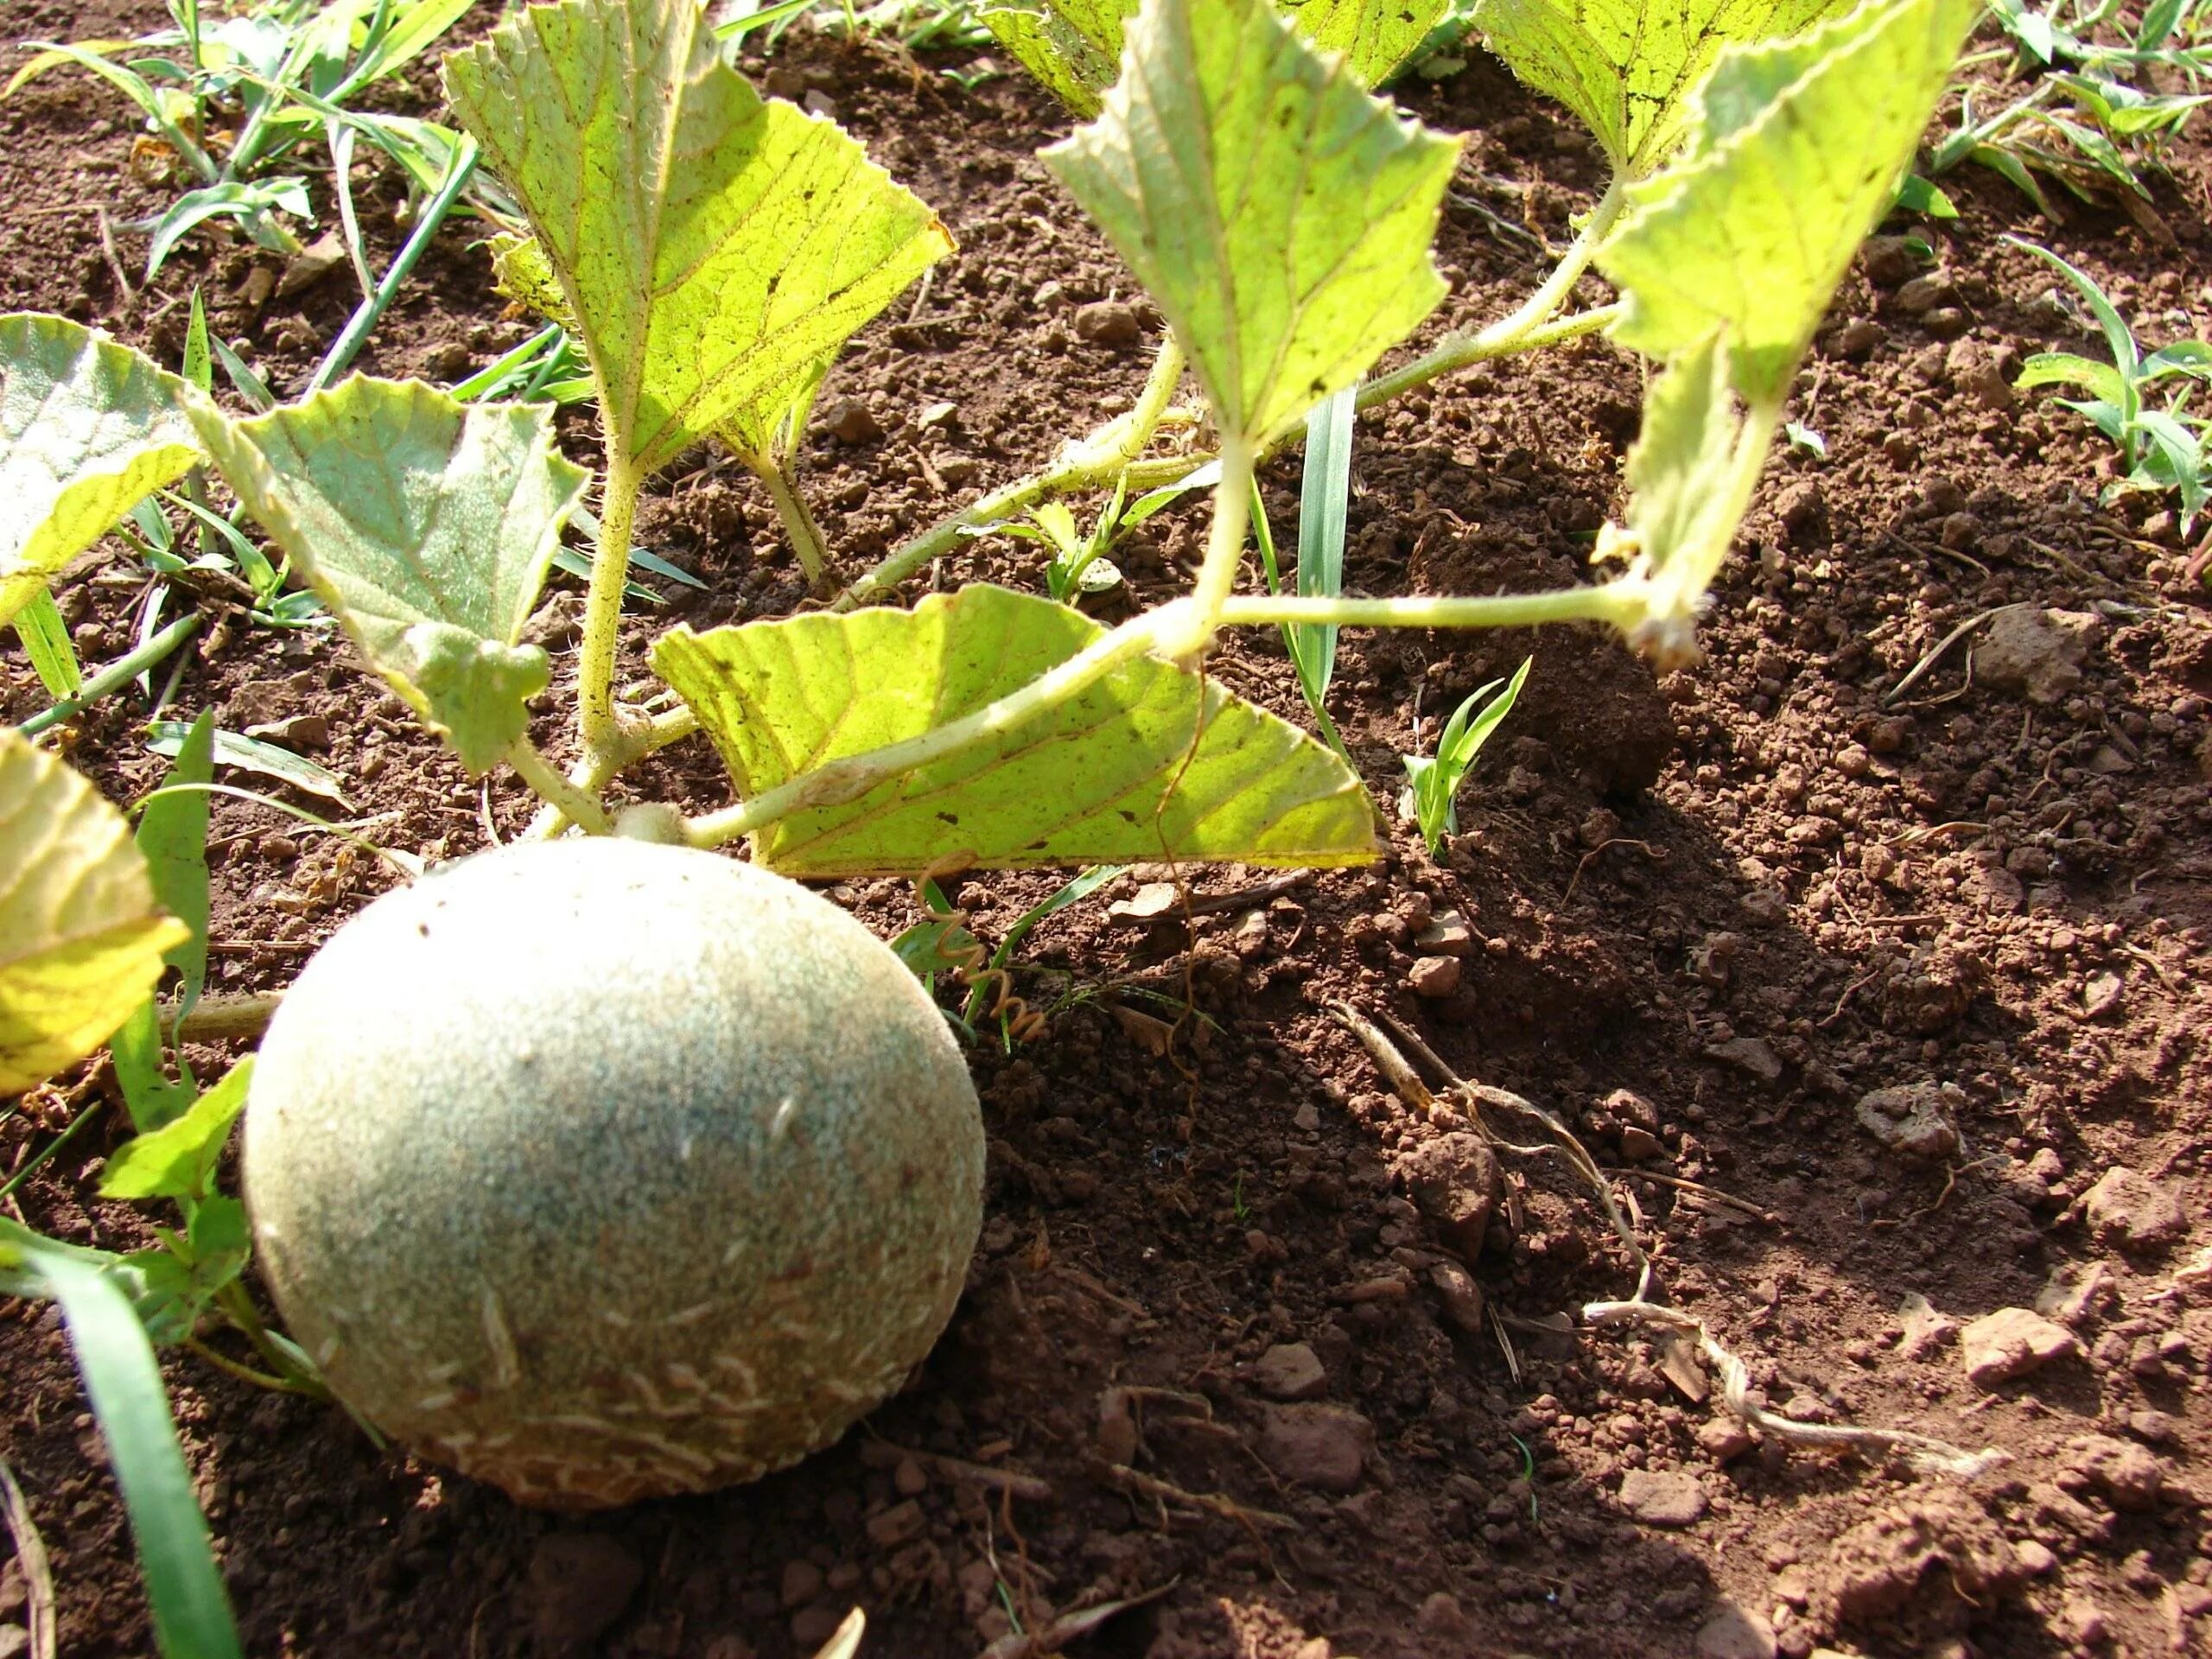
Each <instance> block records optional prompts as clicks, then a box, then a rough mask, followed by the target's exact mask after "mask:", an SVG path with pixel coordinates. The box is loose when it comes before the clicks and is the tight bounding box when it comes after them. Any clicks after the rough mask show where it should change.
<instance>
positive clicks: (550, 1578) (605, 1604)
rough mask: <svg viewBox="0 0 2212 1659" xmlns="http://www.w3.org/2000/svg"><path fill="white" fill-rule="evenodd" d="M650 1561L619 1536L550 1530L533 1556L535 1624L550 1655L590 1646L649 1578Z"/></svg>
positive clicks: (560, 1656) (565, 1657)
mask: <svg viewBox="0 0 2212 1659" xmlns="http://www.w3.org/2000/svg"><path fill="white" fill-rule="evenodd" d="M644 1582H645V1564H644V1563H643V1562H641V1561H640V1560H639V1559H638V1558H637V1556H636V1555H635V1554H632V1552H631V1550H630V1548H629V1547H628V1546H627V1545H626V1544H624V1543H623V1542H622V1541H620V1539H618V1538H611V1537H609V1536H607V1535H606V1534H605V1533H599V1532H562V1533H550V1534H548V1535H546V1536H544V1537H543V1538H540V1539H539V1540H538V1541H537V1548H536V1549H535V1550H534V1551H532V1552H531V1558H530V1588H529V1592H528V1594H529V1597H530V1602H531V1609H530V1623H531V1633H532V1635H533V1636H534V1637H536V1640H537V1651H538V1653H540V1654H541V1655H543V1656H545V1659H569V1656H575V1655H581V1654H584V1653H588V1652H589V1651H590V1650H591V1649H592V1647H593V1645H594V1643H597V1641H598V1640H599V1638H600V1637H601V1635H602V1634H604V1633H605V1631H606V1630H607V1627H608V1626H609V1625H611V1624H613V1623H614V1621H615V1620H616V1619H618V1618H621V1617H622V1610H623V1609H624V1608H625V1607H626V1606H628V1605H629V1604H630V1598H631V1597H632V1596H634V1595H635V1594H637V1592H638V1586H639V1585H640V1584H642V1583H644Z"/></svg>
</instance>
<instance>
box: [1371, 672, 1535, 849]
mask: <svg viewBox="0 0 2212 1659" xmlns="http://www.w3.org/2000/svg"><path fill="white" fill-rule="evenodd" d="M1533 662H1535V658H1533V657H1524V658H1522V659H1521V666H1520V668H1519V669H1517V670H1516V671H1515V673H1514V676H1513V679H1512V681H1511V683H1507V682H1506V681H1503V680H1492V681H1491V682H1490V683H1489V684H1487V685H1484V686H1479V687H1478V688H1477V689H1476V690H1473V691H1472V692H1471V693H1469V694H1468V696H1467V700H1466V701H1465V702H1463V703H1461V704H1460V705H1459V708H1458V709H1457V710H1455V711H1454V712H1453V714H1452V718H1451V719H1450V720H1448V721H1445V722H1444V730H1443V731H1442V732H1441V733H1440V734H1438V736H1437V740H1436V753H1434V754H1427V755H1424V754H1405V755H1401V756H1399V757H1398V758H1399V759H1400V760H1402V761H1404V762H1405V766H1406V796H1407V798H1408V802H1409V804H1411V806H1412V808H1413V815H1414V822H1415V823H1419V824H1420V825H1421V840H1422V841H1423V842H1427V846H1428V850H1429V855H1430V856H1431V857H1434V856H1435V855H1436V854H1437V853H1438V852H1439V851H1440V850H1441V849H1442V848H1443V846H1444V837H1445V836H1451V835H1457V834H1458V833H1459V808H1458V807H1457V805H1456V804H1454V803H1455V802H1456V800H1457V798H1458V796H1459V785H1461V784H1462V783H1464V782H1465V781H1466V777H1467V772H1468V770H1469V768H1471V766H1473V765H1474V764H1475V757H1476V756H1477V755H1478V754H1480V753H1482V751H1483V745H1484V744H1485V743H1487V742H1489V741H1490V738H1491V733H1492V732H1495V731H1496V730H1497V728H1498V727H1499V726H1500V725H1501V724H1502V723H1503V721H1504V719H1505V717H1506V716H1507V715H1510V714H1511V713H1512V712H1513V705H1514V703H1515V702H1516V701H1518V699H1519V698H1520V696H1521V688H1522V686H1523V685H1526V684H1527V683H1528V682H1529V664H1531V663H1533ZM1501 685H1503V686H1504V687H1505V689H1504V690H1503V691H1500V690H1498V687H1499V686H1501ZM1485 697H1487V698H1489V699H1490V701H1489V702H1483V699H1484V698H1485ZM1478 702H1479V703H1482V705H1483V706H1482V708H1481V709H1479V710H1478V709H1476V707H1475V705H1476V704H1477V703H1478Z"/></svg>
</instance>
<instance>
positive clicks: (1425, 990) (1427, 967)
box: [1406, 957, 1459, 1001]
mask: <svg viewBox="0 0 2212 1659" xmlns="http://www.w3.org/2000/svg"><path fill="white" fill-rule="evenodd" d="M1406 982H1407V983H1408V985H1411V986H1412V987H1413V989H1414V995H1415V996H1425V997H1427V998H1428V999H1430V1000H1431V1001H1438V1000H1440V999H1442V998H1444V997H1447V996H1449V995H1452V992H1454V991H1456V990H1458V989H1459V957H1422V958H1421V960H1420V961H1419V962H1416V963H1414V965H1413V971H1412V972H1411V973H1409V974H1408V975H1407V976H1406Z"/></svg>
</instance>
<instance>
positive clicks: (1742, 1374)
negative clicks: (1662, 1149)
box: [1331, 1002, 2006, 1478]
mask: <svg viewBox="0 0 2212 1659" xmlns="http://www.w3.org/2000/svg"><path fill="white" fill-rule="evenodd" d="M1331 1007H1332V1011H1333V1012H1334V1013H1335V1014H1336V1015H1337V1017H1338V1019H1340V1020H1343V1021H1344V1024H1345V1025H1346V1026H1348V1027H1350V1028H1351V1031H1352V1033H1353V1034H1355V1035H1356V1036H1357V1037H1358V1039H1360V1041H1361V1043H1362V1044H1363V1045H1364V1046H1366V1049H1367V1052H1369V1053H1370V1054H1371V1055H1372V1056H1374V1058H1375V1063H1376V1066H1377V1067H1378V1068H1379V1069H1380V1070H1381V1071H1382V1072H1383V1076H1384V1077H1386V1078H1388V1079H1389V1082H1390V1084H1391V1086H1392V1087H1393V1088H1395V1089H1396V1090H1397V1091H1398V1093H1399V1096H1400V1097H1401V1098H1402V1099H1403V1100H1404V1101H1405V1102H1406V1103H1407V1104H1408V1106H1410V1107H1412V1108H1413V1109H1414V1110H1416V1111H1419V1112H1421V1114H1422V1115H1423V1116H1429V1117H1433V1116H1435V1114H1436V1106H1437V1096H1436V1095H1435V1094H1434V1093H1433V1092H1432V1091H1431V1090H1430V1089H1429V1088H1428V1086H1427V1084H1425V1083H1424V1082H1423V1081H1422V1080H1421V1077H1420V1075H1419V1074H1418V1073H1417V1072H1416V1071H1414V1068H1413V1065H1412V1064H1411V1063H1410V1062H1409V1061H1408V1059H1407V1058H1406V1057H1405V1056H1404V1054H1402V1052H1399V1050H1398V1047H1397V1046H1396V1045H1395V1043H1393V1042H1392V1041H1391V1039H1390V1038H1389V1036H1387V1035H1385V1034H1384V1033H1383V1031H1382V1030H1381V1028H1380V1027H1377V1026H1376V1025H1375V1024H1374V1023H1373V1022H1372V1021H1371V1020H1368V1019H1366V1018H1365V1017H1364V1016H1363V1015H1362V1014H1360V1013H1359V1011H1358V1010H1357V1009H1356V1008H1354V1007H1351V1006H1350V1005H1349V1004H1347V1003H1343V1002H1338V1003H1332V1005H1331ZM1383 1017H1384V1018H1385V1019H1386V1020H1388V1019H1389V1015H1387V1014H1385V1015H1384V1016H1383ZM1390 1025H1391V1027H1392V1029H1393V1030H1394V1031H1395V1032H1396V1033H1398V1034H1399V1036H1401V1037H1402V1039H1404V1040H1405V1043H1406V1046H1408V1048H1411V1049H1412V1050H1413V1051H1414V1052H1415V1053H1416V1054H1418V1055H1419V1056H1420V1057H1421V1059H1422V1060H1423V1061H1424V1062H1426V1063H1427V1065H1428V1066H1429V1067H1430V1068H1431V1069H1432V1070H1433V1071H1434V1072H1435V1073H1436V1075H1437V1076H1439V1077H1442V1078H1443V1079H1445V1089H1444V1091H1443V1092H1444V1095H1445V1096H1446V1098H1447V1099H1449V1100H1451V1101H1452V1102H1455V1103H1460V1104H1463V1105H1465V1107H1466V1109H1467V1111H1468V1116H1470V1117H1471V1118H1472V1119H1473V1120H1474V1122H1475V1123H1476V1124H1477V1125H1478V1127H1479V1128H1481V1130H1482V1132H1483V1133H1484V1135H1486V1136H1488V1137H1489V1139H1490V1141H1491V1144H1492V1145H1494V1146H1495V1147H1497V1148H1498V1149H1499V1150H1500V1151H1501V1152H1510V1153H1513V1154H1516V1155H1520V1156H1524V1157H1525V1156H1529V1155H1531V1154H1536V1153H1540V1152H1541V1153H1557V1154H1562V1155H1563V1156H1565V1158H1566V1159H1567V1162H1568V1163H1569V1164H1570V1165H1572V1166H1573V1167H1574V1169H1575V1170H1576V1172H1577V1173H1580V1175H1581V1176H1582V1178H1583V1179H1584V1181H1585V1182H1586V1183H1587V1185H1589V1188H1590V1190H1591V1192H1592V1194H1593V1195H1594V1196H1595V1198H1596V1199H1597V1201H1598V1204H1599V1207H1600V1208H1601V1209H1602V1210H1603V1211H1605V1219H1606V1220H1607V1221H1608V1222H1609V1223H1610V1224H1611V1226H1612V1229H1613V1231H1614V1233H1615V1234H1616V1235H1618V1236H1619V1238H1620V1240H1621V1243H1623V1244H1624V1246H1625V1247H1626V1249H1627V1250H1628V1254H1629V1259H1630V1261H1631V1262H1634V1263H1635V1264H1636V1268H1637V1287H1636V1294H1635V1295H1634V1296H1632V1297H1630V1299H1629V1300H1626V1301H1620V1302H1591V1303H1588V1304H1586V1306H1584V1308H1583V1310H1582V1319H1583V1322H1584V1323H1585V1324H1586V1325H1592V1326H1597V1325H1631V1324H1633V1325H1646V1326H1649V1327H1650V1328H1652V1329H1653V1330H1655V1331H1656V1332H1660V1333H1662V1335H1665V1336H1670V1337H1673V1338H1677V1339H1680V1338H1692V1339H1694V1340H1695V1342H1696V1344H1697V1348H1698V1351H1699V1352H1700V1354H1702V1355H1703V1356H1704V1357H1705V1358H1706V1359H1707V1362H1708V1363H1711V1364H1712V1365H1713V1368H1714V1369H1715V1370H1718V1371H1719V1374H1720V1386H1721V1399H1722V1401H1723V1402H1724V1403H1725V1404H1726V1407H1727V1408H1728V1410H1729V1411H1730V1412H1731V1413H1732V1414H1733V1415H1734V1416H1736V1417H1737V1418H1738V1419H1739V1420H1740V1421H1743V1422H1745V1423H1746V1424H1748V1425H1749V1426H1750V1427H1752V1428H1754V1429H1756V1430H1758V1432H1759V1433H1763V1434H1769V1435H1772V1436H1773V1437H1774V1438H1775V1439H1776V1440H1780V1441H1783V1442H1784V1443H1787V1444H1790V1445H1795V1446H1821V1447H1827V1448H1831V1449H1835V1450H1845V1451H1854V1452H1879V1453H1884V1454H1890V1455H1895V1456H1897V1457H1900V1458H1902V1459H1904V1461H1905V1463H1906V1464H1907V1465H1910V1467H1911V1468H1912V1469H1913V1470H1915V1471H1916V1472H1918V1473H1921V1474H1927V1475H1954V1476H1958V1477H1960V1478H1967V1477H1971V1476H1974V1475H1978V1474H1980V1473H1981V1472H1982V1471H1985V1470H1987V1469H1991V1468H1994V1467H1995V1466H1996V1465H1999V1464H2000V1463H2003V1462H2005V1460H2006V1459H2005V1453H2004V1452H1999V1451H1996V1450H1994V1449H1991V1450H1986V1451H1981V1452H1967V1451H1965V1450H1962V1449H1961V1448H1960V1447H1958V1446H1952V1445H1950V1444H1949V1443H1948V1442H1947V1441H1943V1440H1935V1439H1933V1438H1931V1437H1930V1436H1929V1435H1925V1434H1915V1433H1910V1431H1907V1430H1904V1429H1887V1428H1858V1427H1851V1426H1848V1425H1837V1424H1828V1423H1800V1422H1796V1421H1792V1420H1791V1419H1789V1418H1787V1417H1778V1416H1776V1415H1775V1414H1772V1413H1771V1412H1769V1411H1766V1410H1764V1408H1760V1407H1758V1406H1757V1405H1754V1404H1753V1403H1752V1402H1751V1373H1750V1371H1749V1370H1747V1369H1746V1368H1745V1364H1744V1362H1743V1361H1742V1360H1740V1359H1738V1358H1737V1357H1736V1356H1735V1355H1734V1354H1733V1353H1732V1352H1730V1351H1728V1350H1727V1349H1726V1348H1725V1347H1723V1346H1722V1345H1721V1344H1720V1343H1719V1340H1718V1339H1717V1338H1715V1337H1714V1336H1713V1333H1712V1332H1710V1331H1708V1330H1707V1328H1706V1325H1705V1322H1704V1321H1703V1320H1702V1319H1698V1318H1697V1317H1696V1316H1695V1315H1694V1314H1691V1313H1684V1312H1682V1311H1681V1309H1679V1308H1673V1307H1668V1306H1663V1305H1662V1304H1661V1303H1659V1302H1656V1301H1654V1300H1652V1294H1653V1292H1654V1290H1655V1289H1656V1285H1655V1282H1654V1281H1655V1275H1654V1272H1653V1268H1652V1263H1651V1258H1650V1256H1649V1254H1648V1253H1647V1252H1646V1251H1645V1250H1644V1248H1643V1243H1641V1242H1640V1241H1639V1240H1638V1239H1637V1236H1636V1230H1635V1229H1634V1228H1633V1227H1632V1226H1630V1224H1629V1221H1628V1218H1627V1217H1625V1216H1624V1215H1623V1214H1622V1213H1621V1209H1620V1205H1618V1203H1617V1202H1616V1201H1615V1199H1614V1198H1613V1193H1612V1187H1611V1182H1610V1181H1608V1180H1607V1179H1606V1176H1605V1172H1604V1171H1603V1170H1601V1169H1599V1166H1598V1163H1597V1160H1595V1159H1593V1158H1592V1157H1591V1156H1590V1153H1589V1150H1588V1148H1587V1147H1584V1146H1583V1144H1582V1142H1581V1141H1579V1140H1577V1139H1576V1138H1575V1136H1574V1135H1573V1132H1572V1131H1570V1130H1569V1129H1568V1128H1567V1126H1566V1124H1564V1123H1562V1122H1560V1120H1559V1119H1558V1118H1557V1117H1556V1116H1554V1115H1553V1114H1551V1113H1550V1112H1548V1111H1546V1110H1545V1109H1543V1108H1542V1107H1541V1106H1538V1105H1536V1104H1535V1103H1534V1102H1532V1101H1529V1100H1524V1099H1523V1098H1522V1096H1519V1095H1516V1094H1514V1093H1512V1092H1511V1091H1510V1090H1504V1089H1493V1088H1491V1087H1489V1086H1487V1085H1486V1084H1478V1083H1470V1082H1468V1081H1466V1080H1465V1078H1463V1077H1459V1075H1458V1074H1457V1073H1456V1072H1454V1071H1452V1068H1451V1067H1450V1066H1449V1065H1446V1064H1445V1062H1444V1060H1443V1058H1441V1057H1440V1056H1439V1055H1438V1054H1437V1052H1435V1051H1434V1050H1433V1049H1432V1048H1430V1047H1429V1046H1428V1045H1427V1043H1425V1042H1423V1041H1422V1040H1421V1037H1420V1036H1419V1034H1418V1033H1414V1032H1411V1031H1408V1030H1407V1029H1406V1028H1405V1027H1403V1026H1401V1025H1399V1023H1398V1022H1397V1021H1396V1020H1390ZM1484 1108H1490V1109H1494V1110H1496V1109H1503V1110H1508V1111H1512V1112H1516V1113H1518V1114H1521V1115H1522V1116H1527V1117H1532V1118H1534V1119H1535V1120H1536V1121H1537V1122H1539V1123H1541V1124H1542V1125H1543V1126H1544V1128H1546V1129H1547V1130H1548V1131H1549V1132H1550V1134H1551V1135H1552V1136H1553V1138H1554V1141H1555V1142H1556V1143H1557V1144H1555V1145H1550V1146H1536V1147H1525V1146H1516V1145H1514V1144H1513V1143H1511V1142H1510V1141H1505V1140H1503V1138H1502V1137H1500V1136H1499V1135H1497V1132H1496V1131H1495V1130H1494V1129H1493V1128H1491V1126H1490V1125H1489V1123H1488V1122H1485V1121H1484V1117H1483V1116H1482V1112H1483V1109H1484ZM1636 1176H1637V1178H1643V1179H1655V1180H1660V1181H1662V1182H1664V1183H1665V1184H1667V1185H1676V1186H1681V1187H1684V1188H1685V1190H1694V1191H1696V1192H1699V1193H1700V1195H1701V1196H1704V1197H1707V1198H1713V1199H1717V1200H1719V1201H1722V1202H1726V1203H1729V1204H1732V1205H1735V1206H1736V1207H1738V1208H1739V1209H1745V1210H1750V1211H1751V1213H1752V1214H1754V1215H1758V1216H1759V1217H1761V1219H1763V1220H1764V1219H1768V1218H1769V1217H1766V1216H1765V1214H1764V1212H1763V1211H1758V1210H1756V1209H1753V1208H1752V1207H1751V1205H1745V1204H1744V1203H1743V1202H1742V1200H1740V1199H1732V1198H1726V1195H1724V1194H1720V1193H1717V1192H1712V1191H1711V1190H1710V1189H1707V1188H1703V1187H1695V1186H1694V1185H1693V1184H1691V1183H1687V1182H1682V1181H1681V1180H1679V1179H1676V1178H1674V1177H1670V1176H1649V1175H1647V1174H1646V1173H1645V1172H1642V1171H1638V1172H1637V1173H1636ZM1560 1317H1561V1318H1562V1319H1564V1316H1563V1315H1562V1316H1560Z"/></svg>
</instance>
